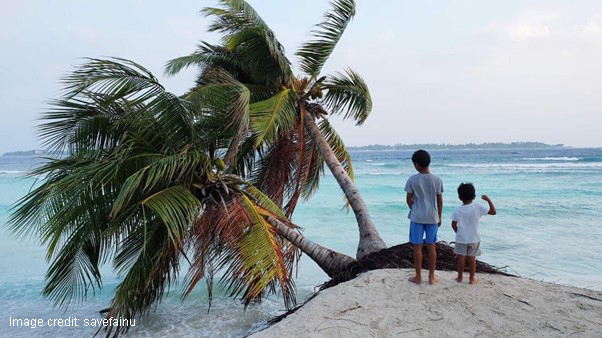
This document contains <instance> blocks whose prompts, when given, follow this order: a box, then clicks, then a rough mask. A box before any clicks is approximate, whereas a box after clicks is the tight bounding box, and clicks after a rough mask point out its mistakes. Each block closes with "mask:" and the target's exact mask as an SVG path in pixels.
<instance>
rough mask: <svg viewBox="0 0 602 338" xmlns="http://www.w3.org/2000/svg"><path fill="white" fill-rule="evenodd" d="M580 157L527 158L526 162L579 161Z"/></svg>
mask: <svg viewBox="0 0 602 338" xmlns="http://www.w3.org/2000/svg"><path fill="white" fill-rule="evenodd" d="M582 159H583V158H582V157H566V156H564V157H527V158H525V160H528V161H580V160H582Z"/></svg>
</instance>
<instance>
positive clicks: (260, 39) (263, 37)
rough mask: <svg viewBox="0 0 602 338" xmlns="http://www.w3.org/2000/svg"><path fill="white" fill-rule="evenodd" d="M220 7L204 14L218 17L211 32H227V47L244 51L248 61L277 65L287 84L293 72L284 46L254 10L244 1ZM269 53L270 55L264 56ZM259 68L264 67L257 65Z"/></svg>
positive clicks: (230, 0) (229, 1) (224, 2)
mask: <svg viewBox="0 0 602 338" xmlns="http://www.w3.org/2000/svg"><path fill="white" fill-rule="evenodd" d="M220 4H221V5H222V8H205V9H204V10H203V11H202V12H203V13H204V14H205V15H206V16H211V17H214V18H215V21H214V23H213V24H212V25H211V26H210V27H209V31H218V32H221V33H226V36H225V37H224V41H225V45H226V46H227V48H228V49H230V50H240V52H241V53H243V51H244V55H248V58H247V60H249V61H253V60H257V61H261V62H263V63H265V62H266V61H270V63H272V64H274V65H276V66H277V69H278V71H279V72H280V74H279V75H280V76H281V78H282V81H283V83H288V81H289V79H290V77H291V75H292V71H291V68H290V62H289V60H288V59H287V58H286V55H285V52H284V47H283V46H282V44H280V42H279V41H278V39H276V35H275V34H274V32H273V31H272V30H271V29H270V27H269V26H268V25H267V24H266V23H265V21H263V19H262V18H261V17H260V16H259V14H258V13H257V12H256V11H255V9H253V7H252V6H251V5H249V4H248V3H247V2H246V1H244V0H221V1H220ZM241 47H243V48H241ZM266 52H267V55H266V54H262V53H266ZM266 56H267V58H266ZM256 66H261V64H260V63H259V62H258V63H257V64H256ZM274 75H276V74H274Z"/></svg>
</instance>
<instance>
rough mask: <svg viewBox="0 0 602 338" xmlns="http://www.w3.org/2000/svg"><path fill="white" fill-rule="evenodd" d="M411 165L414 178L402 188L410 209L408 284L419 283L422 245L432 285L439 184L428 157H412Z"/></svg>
mask: <svg viewBox="0 0 602 338" xmlns="http://www.w3.org/2000/svg"><path fill="white" fill-rule="evenodd" d="M412 162H413V163H414V168H416V170H417V171H418V174H415V175H412V176H410V178H408V181H407V183H406V186H405V191H406V193H407V195H406V202H407V204H408V206H409V207H410V214H409V215H408V218H409V219H410V243H412V246H413V248H414V269H415V270H416V276H414V277H411V278H410V279H409V280H410V282H412V283H416V284H420V283H422V245H423V244H426V249H427V253H428V262H429V284H435V283H436V282H437V279H436V278H435V263H436V262H437V250H436V247H435V242H436V241H437V228H438V227H439V226H440V225H441V212H442V210H443V197H442V196H441V194H442V193H443V182H442V181H441V178H439V176H436V175H433V174H431V173H430V171H429V165H430V164H431V156H430V155H429V153H428V152H426V151H425V150H418V151H416V152H415V153H414V155H412Z"/></svg>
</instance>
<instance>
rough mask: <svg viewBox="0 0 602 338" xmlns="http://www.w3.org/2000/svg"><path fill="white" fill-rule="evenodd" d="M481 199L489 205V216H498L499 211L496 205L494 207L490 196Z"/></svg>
mask: <svg viewBox="0 0 602 338" xmlns="http://www.w3.org/2000/svg"><path fill="white" fill-rule="evenodd" d="M481 198H482V199H484V200H485V201H486V202H487V204H489V212H488V213H487V214H488V215H495V214H497V211H496V210H495V205H493V202H492V201H491V198H489V196H487V195H483V196H481Z"/></svg>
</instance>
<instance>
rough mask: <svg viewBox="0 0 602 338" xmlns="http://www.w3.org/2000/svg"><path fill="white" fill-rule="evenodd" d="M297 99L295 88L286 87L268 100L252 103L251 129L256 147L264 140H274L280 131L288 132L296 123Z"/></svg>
mask: <svg viewBox="0 0 602 338" xmlns="http://www.w3.org/2000/svg"><path fill="white" fill-rule="evenodd" d="M295 99H296V94H295V92H294V91H293V90H291V89H284V90H282V91H280V92H279V93H278V94H276V95H274V96H272V97H271V98H269V99H267V100H264V101H260V102H256V103H252V104H251V105H250V111H251V130H252V131H253V134H254V138H255V146H256V147H257V146H259V145H260V144H262V143H263V142H268V143H269V142H272V141H273V140H274V139H275V138H276V136H277V135H278V134H279V133H284V132H286V131H287V130H289V129H290V128H291V127H292V126H293V125H294V124H295V121H296V118H297V112H296V110H295Z"/></svg>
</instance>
